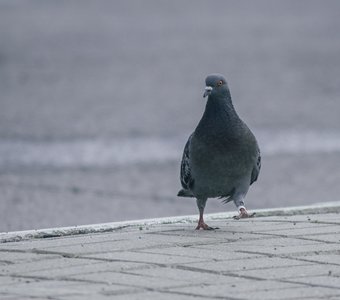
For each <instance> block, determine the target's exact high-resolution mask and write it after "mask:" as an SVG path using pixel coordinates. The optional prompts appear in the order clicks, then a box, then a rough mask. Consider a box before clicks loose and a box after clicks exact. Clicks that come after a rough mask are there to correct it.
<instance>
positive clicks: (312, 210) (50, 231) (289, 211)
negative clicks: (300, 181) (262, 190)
mask: <svg viewBox="0 0 340 300" xmlns="http://www.w3.org/2000/svg"><path fill="white" fill-rule="evenodd" d="M252 212H255V213H256V216H257V217H271V216H292V215H307V214H319V213H340V202H327V203H320V204H314V205H307V206H293V207H284V208H270V209H256V210H253V211H252ZM234 215H235V213H234V212H223V213H214V214H207V215H206V216H205V219H206V220H207V221H209V220H212V221H213V220H222V219H231V218H232V217H233V216H234ZM193 222H197V215H190V216H177V217H165V218H156V219H144V220H133V221H123V222H112V223H102V224H91V225H80V226H70V227H57V228H47V229H35V230H25V231H13V232H3V233H0V243H9V242H18V241H22V240H30V239H40V238H52V237H62V236H71V235H79V234H89V233H103V232H111V231H116V230H119V229H123V228H128V227H141V226H151V225H161V224H179V223H193Z"/></svg>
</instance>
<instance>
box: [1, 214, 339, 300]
mask: <svg viewBox="0 0 340 300" xmlns="http://www.w3.org/2000/svg"><path fill="white" fill-rule="evenodd" d="M209 225H211V226H217V227H219V228H220V229H219V230H215V231H196V230H194V227H195V224H194V223H193V222H192V223H191V222H187V223H176V224H171V223H168V224H149V225H148V224H146V225H144V226H131V227H124V228H117V229H116V230H113V231H112V232H104V233H90V234H79V235H74V236H72V235H71V236H64V237H52V238H37V239H29V240H24V241H19V242H4V243H0V298H1V299H60V300H68V299H109V298H112V297H114V299H194V298H196V299H239V300H241V299H252V300H256V299H261V300H263V299H271V300H273V299H309V300H310V299H334V300H335V299H339V298H340V235H339V233H340V218H339V214H338V213H315V214H308V215H305V214H300V215H292V216H269V217H256V218H254V219H249V220H240V221H236V220H231V219H225V220H215V221H212V220H210V222H209Z"/></svg>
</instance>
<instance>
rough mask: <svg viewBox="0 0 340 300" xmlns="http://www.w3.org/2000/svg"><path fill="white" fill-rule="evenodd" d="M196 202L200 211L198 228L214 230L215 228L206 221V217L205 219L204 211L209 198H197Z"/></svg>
mask: <svg viewBox="0 0 340 300" xmlns="http://www.w3.org/2000/svg"><path fill="white" fill-rule="evenodd" d="M196 203H197V207H198V210H199V212H200V217H199V220H198V224H197V227H196V230H200V229H201V228H202V229H203V230H213V229H214V228H212V227H210V226H208V225H207V224H206V223H205V222H204V219H203V213H204V208H205V204H206V203H207V199H204V198H203V199H201V198H197V200H196Z"/></svg>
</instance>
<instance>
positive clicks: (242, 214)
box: [233, 207, 255, 220]
mask: <svg viewBox="0 0 340 300" xmlns="http://www.w3.org/2000/svg"><path fill="white" fill-rule="evenodd" d="M254 216H255V213H251V214H249V213H248V212H247V210H246V209H245V208H243V207H242V208H241V209H240V214H239V215H238V216H234V217H233V219H234V220H240V219H247V218H253V217H254Z"/></svg>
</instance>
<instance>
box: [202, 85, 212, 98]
mask: <svg viewBox="0 0 340 300" xmlns="http://www.w3.org/2000/svg"><path fill="white" fill-rule="evenodd" d="M211 91H212V87H211V86H206V87H205V90H204V94H203V98H205V97H207V96H209V95H210V93H211Z"/></svg>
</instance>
